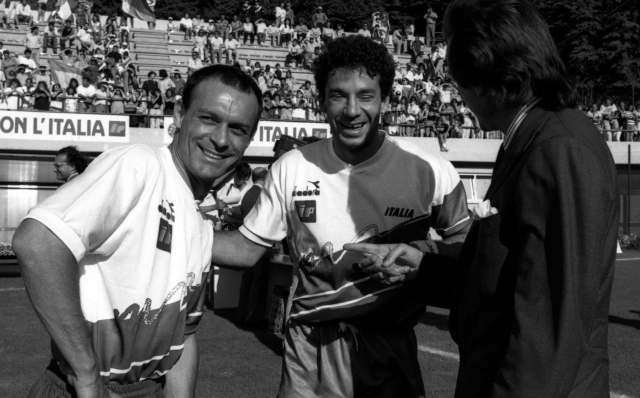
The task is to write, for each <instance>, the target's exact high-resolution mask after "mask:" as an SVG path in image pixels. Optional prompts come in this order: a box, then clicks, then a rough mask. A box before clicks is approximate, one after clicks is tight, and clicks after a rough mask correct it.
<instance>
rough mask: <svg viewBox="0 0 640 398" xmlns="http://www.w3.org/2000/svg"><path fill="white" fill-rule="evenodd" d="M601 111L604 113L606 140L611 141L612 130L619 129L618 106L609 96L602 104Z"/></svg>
mask: <svg viewBox="0 0 640 398" xmlns="http://www.w3.org/2000/svg"><path fill="white" fill-rule="evenodd" d="M600 113H601V114H602V117H603V120H602V128H603V132H604V136H605V140H606V141H611V139H612V136H613V134H612V132H613V131H616V130H618V128H619V125H618V108H617V107H616V105H615V104H614V103H613V101H611V98H607V99H606V100H605V103H604V104H602V105H601V106H600Z"/></svg>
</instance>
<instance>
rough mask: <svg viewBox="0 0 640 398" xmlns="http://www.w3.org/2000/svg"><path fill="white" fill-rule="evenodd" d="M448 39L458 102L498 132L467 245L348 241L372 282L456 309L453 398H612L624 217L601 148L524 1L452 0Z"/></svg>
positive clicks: (609, 162)
mask: <svg viewBox="0 0 640 398" xmlns="http://www.w3.org/2000/svg"><path fill="white" fill-rule="evenodd" d="M444 35H445V39H446V41H447V43H448V46H449V47H448V61H449V67H450V72H451V75H452V77H453V78H454V80H455V81H456V82H457V84H458V86H459V89H460V94H461V95H462V98H463V99H464V100H465V102H466V103H467V104H468V106H469V108H470V109H471V110H472V111H473V112H474V113H475V115H476V116H477V118H478V120H479V122H480V127H481V128H482V129H483V130H501V131H502V132H503V133H505V135H506V138H505V141H504V143H503V145H502V146H501V148H500V151H499V153H498V158H497V160H496V164H495V168H494V172H493V179H492V181H491V186H490V187H489V191H488V192H487V194H486V196H485V202H484V203H483V204H482V205H479V207H478V208H477V209H476V210H474V218H475V221H474V224H473V226H472V228H471V230H470V232H469V234H468V236H467V239H466V241H465V242H464V245H463V247H462V248H460V246H462V245H460V244H458V245H456V246H454V245H448V246H447V245H444V244H441V243H439V242H437V243H434V242H430V241H427V242H414V243H413V244H412V245H386V246H372V245H366V244H364V245H363V244H355V245H346V246H345V249H350V250H358V251H362V252H365V259H364V260H363V261H362V262H361V264H360V265H361V266H362V267H364V268H366V269H367V270H368V271H369V272H372V273H373V275H374V277H376V278H379V279H385V280H387V281H388V282H389V283H394V282H395V281H397V280H403V279H404V280H412V279H414V282H413V283H414V286H415V294H414V295H413V298H412V299H414V300H419V301H422V302H427V303H428V304H430V305H437V306H442V307H447V308H451V314H450V330H451V335H452V337H453V339H454V340H455V341H456V343H457V344H458V347H459V351H460V368H459V371H458V380H457V385H456V394H455V396H456V397H459V398H463V397H464V398H466V397H518V398H525V397H545V398H552V397H571V398H573V397H576V398H577V397H581V398H585V397H586V398H590V397H593V398H604V397H609V365H608V364H609V360H608V353H607V329H608V322H607V318H608V313H609V299H610V295H611V286H612V282H613V270H614V264H615V253H616V233H617V229H618V217H619V193H618V189H617V184H616V177H617V176H616V168H615V164H614V162H613V159H612V156H611V154H610V152H609V149H608V148H607V146H606V144H605V143H604V141H603V140H602V137H601V136H600V134H598V131H597V130H596V129H595V128H594V126H593V124H592V123H590V122H589V120H588V119H587V118H586V117H585V116H584V115H583V114H582V112H580V111H578V110H577V109H576V98H575V94H574V90H573V87H571V85H570V84H569V83H568V81H567V77H566V70H565V68H564V66H563V64H562V61H561V60H560V58H559V55H558V53H557V50H556V47H555V45H554V43H553V40H552V39H551V36H550V34H549V31H548V28H547V26H546V24H545V23H544V21H543V20H542V18H541V17H540V15H539V14H538V12H537V10H536V9H535V8H534V7H533V6H532V5H531V4H530V3H529V2H528V1H527V0H502V1H495V0H453V1H452V2H451V4H450V6H449V9H448V10H447V13H446V15H445V30H444ZM412 246H413V247H412ZM460 249H461V250H460ZM452 292H453V294H452Z"/></svg>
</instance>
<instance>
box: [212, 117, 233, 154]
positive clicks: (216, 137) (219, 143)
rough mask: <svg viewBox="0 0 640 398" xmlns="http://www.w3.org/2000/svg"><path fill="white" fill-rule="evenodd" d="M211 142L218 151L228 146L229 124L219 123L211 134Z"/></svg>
mask: <svg viewBox="0 0 640 398" xmlns="http://www.w3.org/2000/svg"><path fill="white" fill-rule="evenodd" d="M211 142H212V143H213V145H214V147H215V148H216V150H218V151H220V152H221V151H224V150H225V149H227V148H228V147H229V126H228V125H227V123H219V124H218V125H217V126H216V127H215V129H214V131H213V133H212V134H211Z"/></svg>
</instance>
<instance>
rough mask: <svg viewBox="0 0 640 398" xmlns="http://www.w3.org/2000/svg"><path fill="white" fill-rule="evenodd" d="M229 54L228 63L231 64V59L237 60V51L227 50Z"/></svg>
mask: <svg viewBox="0 0 640 398" xmlns="http://www.w3.org/2000/svg"><path fill="white" fill-rule="evenodd" d="M225 51H226V52H227V63H230V62H231V61H230V59H233V60H234V61H235V59H236V50H231V49H227V50H225Z"/></svg>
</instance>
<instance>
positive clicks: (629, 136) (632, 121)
mask: <svg viewBox="0 0 640 398" xmlns="http://www.w3.org/2000/svg"><path fill="white" fill-rule="evenodd" d="M622 114H623V116H624V119H625V122H626V125H624V126H622V128H623V129H625V130H627V131H626V132H625V133H624V134H626V137H624V138H623V139H624V140H625V141H635V139H634V138H636V135H637V134H638V133H637V126H638V112H637V111H636V108H635V107H634V106H633V105H631V104H629V106H628V107H627V109H626V110H625V111H624V112H623V113H622Z"/></svg>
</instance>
